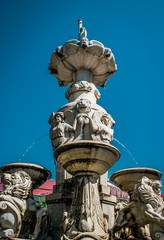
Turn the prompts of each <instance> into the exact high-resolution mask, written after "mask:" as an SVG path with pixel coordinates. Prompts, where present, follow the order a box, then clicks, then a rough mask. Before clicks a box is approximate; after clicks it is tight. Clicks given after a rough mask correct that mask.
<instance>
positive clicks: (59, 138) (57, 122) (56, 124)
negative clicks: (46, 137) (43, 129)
mask: <svg viewBox="0 0 164 240" xmlns="http://www.w3.org/2000/svg"><path fill="white" fill-rule="evenodd" d="M49 123H50V124H51V126H52V128H51V129H50V138H51V140H52V145H53V147H55V148H57V147H58V146H60V145H61V144H63V143H65V142H66V141H67V140H68V139H69V138H71V137H72V135H73V131H74V128H73V127H72V126H71V125H69V124H68V123H66V122H65V121H64V113H63V112H57V113H52V115H51V117H50V120H49Z"/></svg>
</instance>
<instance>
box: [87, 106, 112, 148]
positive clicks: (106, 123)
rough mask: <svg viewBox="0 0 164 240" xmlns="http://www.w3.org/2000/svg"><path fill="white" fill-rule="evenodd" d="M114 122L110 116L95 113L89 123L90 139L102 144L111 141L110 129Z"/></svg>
mask: <svg viewBox="0 0 164 240" xmlns="http://www.w3.org/2000/svg"><path fill="white" fill-rule="evenodd" d="M114 124H115V121H114V120H113V118H112V117H111V115H110V114H107V113H101V112H98V111H97V112H95V113H94V115H93V118H92V121H91V126H92V131H93V133H92V139H93V140H95V141H101V142H104V143H107V144H108V143H110V142H111V141H112V139H113V133H114V130H113V129H112V127H113V125H114Z"/></svg>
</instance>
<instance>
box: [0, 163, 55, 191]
mask: <svg viewBox="0 0 164 240" xmlns="http://www.w3.org/2000/svg"><path fill="white" fill-rule="evenodd" d="M0 170H1V171H2V172H4V173H14V172H17V171H20V170H23V171H25V172H26V173H28V174H29V175H30V177H31V179H32V182H33V188H34V189H36V188H38V187H39V186H41V185H42V184H43V183H44V182H45V181H46V180H47V179H49V178H50V177H51V172H50V171H49V170H47V169H46V168H44V167H42V166H40V165H36V164H33V163H22V162H15V163H9V164H6V165H4V166H2V167H0Z"/></svg>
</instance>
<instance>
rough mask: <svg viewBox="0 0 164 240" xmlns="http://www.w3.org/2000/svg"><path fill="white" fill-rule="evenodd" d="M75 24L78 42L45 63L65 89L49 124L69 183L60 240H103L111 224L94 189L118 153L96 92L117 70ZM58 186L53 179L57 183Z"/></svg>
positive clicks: (110, 124) (111, 122)
mask: <svg viewBox="0 0 164 240" xmlns="http://www.w3.org/2000/svg"><path fill="white" fill-rule="evenodd" d="M78 23H79V35H78V39H73V40H70V41H67V42H66V43H65V44H64V45H63V46H60V47H58V48H57V49H56V51H55V52H54V53H53V54H52V56H51V59H50V63H49V70H50V71H51V74H53V75H55V76H56V78H57V80H58V81H59V85H60V86H65V85H69V86H70V87H69V89H68V90H67V92H66V97H67V98H68V100H69V103H68V104H66V105H65V106H63V107H61V108H60V109H59V110H58V111H57V112H53V113H52V115H51V117H50V119H49V123H50V124H51V129H50V138H51V142H52V146H53V149H54V158H55V161H57V162H58V164H60V166H62V168H63V172H65V171H66V173H67V174H69V176H66V175H65V174H63V175H62V176H66V177H65V182H67V181H68V179H72V182H73V196H72V203H71V205H70V208H69V209H68V211H64V212H63V219H64V228H63V229H64V230H63V235H62V239H63V240H66V239H106V240H107V239H108V238H109V233H108V229H109V222H111V220H110V216H109V215H108V213H107V214H105V213H104V212H103V210H102V205H101V202H100V197H99V191H98V187H99V183H104V185H106V186H107V171H108V169H109V168H111V167H112V166H113V164H114V163H115V162H116V161H117V160H118V159H119V157H120V153H119V151H118V150H117V148H115V147H114V146H113V145H112V144H111V141H112V139H113V129H112V127H113V125H114V124H115V121H114V120H113V118H112V116H111V115H110V114H109V113H107V112H106V111H105V109H103V108H102V107H101V106H99V105H98V104H97V103H96V102H97V100H98V99H99V98H100V93H99V91H98V89H97V88H96V86H104V85H105V83H106V81H107V78H109V77H110V76H112V75H113V74H114V72H115V71H116V64H115V60H114V55H113V53H112V51H111V49H109V48H105V47H104V45H103V44H102V43H100V42H98V41H96V40H89V39H88V38H87V32H86V29H85V28H84V27H83V26H82V21H81V20H79V22H78ZM59 168H60V167H59ZM61 171H62V169H61V168H60V171H59V172H60V173H61ZM63 180H64V179H61V176H59V175H57V183H60V181H63ZM47 201H48V202H49V197H48V198H47Z"/></svg>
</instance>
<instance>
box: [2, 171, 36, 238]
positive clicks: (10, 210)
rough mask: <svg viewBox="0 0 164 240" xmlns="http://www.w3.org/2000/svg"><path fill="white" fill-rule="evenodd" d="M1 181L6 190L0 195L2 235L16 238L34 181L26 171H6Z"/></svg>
mask: <svg viewBox="0 0 164 240" xmlns="http://www.w3.org/2000/svg"><path fill="white" fill-rule="evenodd" d="M1 181H2V183H3V184H4V190H3V191H2V193H1V195H0V237H1V238H9V239H10V238H16V237H18V236H19V233H20V230H21V226H22V219H23V217H24V215H25V212H26V207H27V198H28V197H29V195H30V192H31V188H32V181H31V178H30V176H29V175H28V174H27V173H26V172H24V171H18V172H15V173H12V174H9V173H4V174H3V176H2V178H1Z"/></svg>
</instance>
